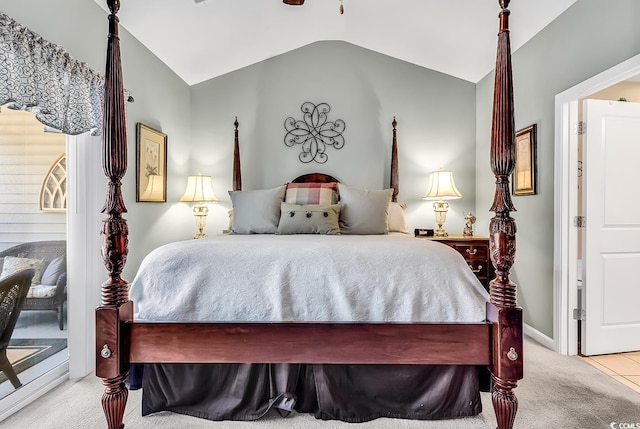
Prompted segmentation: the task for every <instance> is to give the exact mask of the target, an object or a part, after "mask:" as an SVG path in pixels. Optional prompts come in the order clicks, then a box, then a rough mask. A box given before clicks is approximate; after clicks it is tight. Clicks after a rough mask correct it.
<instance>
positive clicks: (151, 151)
mask: <svg viewBox="0 0 640 429" xmlns="http://www.w3.org/2000/svg"><path fill="white" fill-rule="evenodd" d="M136 144H137V162H136V201H138V202H156V203H164V202H166V201H167V135H166V134H164V133H161V132H160V131H158V130H154V129H153V128H151V127H148V126H146V125H144V124H142V123H140V122H138V123H137V124H136Z"/></svg>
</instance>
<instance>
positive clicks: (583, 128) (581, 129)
mask: <svg viewBox="0 0 640 429" xmlns="http://www.w3.org/2000/svg"><path fill="white" fill-rule="evenodd" d="M586 133H587V123H586V122H583V121H580V122H578V123H577V124H576V134H577V135H579V136H581V135H583V134H586Z"/></svg>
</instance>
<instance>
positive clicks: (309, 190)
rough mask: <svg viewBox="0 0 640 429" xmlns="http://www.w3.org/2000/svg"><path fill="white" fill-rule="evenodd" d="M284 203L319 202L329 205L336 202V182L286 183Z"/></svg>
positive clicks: (302, 203)
mask: <svg viewBox="0 0 640 429" xmlns="http://www.w3.org/2000/svg"><path fill="white" fill-rule="evenodd" d="M284 202H285V203H290V204H301V205H308V204H321V205H325V206H329V205H332V204H336V203H337V202H338V184H337V183H336V182H331V183H287V193H286V194H285V197H284Z"/></svg>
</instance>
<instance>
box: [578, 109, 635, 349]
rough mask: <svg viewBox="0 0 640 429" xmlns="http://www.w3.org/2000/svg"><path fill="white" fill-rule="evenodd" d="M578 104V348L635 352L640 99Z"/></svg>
mask: <svg viewBox="0 0 640 429" xmlns="http://www.w3.org/2000/svg"><path fill="white" fill-rule="evenodd" d="M583 107H584V109H583V119H584V120H585V122H586V124H587V131H586V134H585V136H584V138H583V144H584V148H583V157H584V158H583V180H584V182H583V185H584V186H583V204H584V206H583V214H584V215H585V216H586V227H585V235H584V240H583V249H582V250H583V253H582V255H583V265H582V266H583V280H582V281H583V288H584V293H583V303H582V304H583V309H584V310H585V313H586V319H585V322H584V323H583V329H582V353H583V354H585V355H595V354H606V353H619V352H625V351H631V350H640V103H626V102H618V101H603V100H585V101H584V105H583Z"/></svg>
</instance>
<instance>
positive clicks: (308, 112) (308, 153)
mask: <svg viewBox="0 0 640 429" xmlns="http://www.w3.org/2000/svg"><path fill="white" fill-rule="evenodd" d="M300 110H302V119H294V118H292V117H288V118H287V119H285V121H284V129H285V130H286V131H287V133H286V134H285V136H284V144H286V145H287V146H289V147H293V146H295V145H301V147H302V152H301V153H300V155H298V158H299V159H300V161H301V162H304V163H305V164H308V163H310V162H312V161H315V162H317V163H318V164H324V163H325V162H327V159H328V156H327V154H326V153H325V152H326V150H327V146H333V147H334V148H335V149H342V147H343V146H344V136H343V135H342V133H343V132H344V129H345V126H346V125H345V123H344V121H343V120H342V119H336V120H335V121H333V122H330V121H329V120H328V119H327V114H328V113H329V111H330V110H331V107H330V106H329V105H328V104H327V103H320V104H317V105H316V104H313V103H311V102H309V101H307V102H306V103H303V104H302V106H301V107H300Z"/></svg>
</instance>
